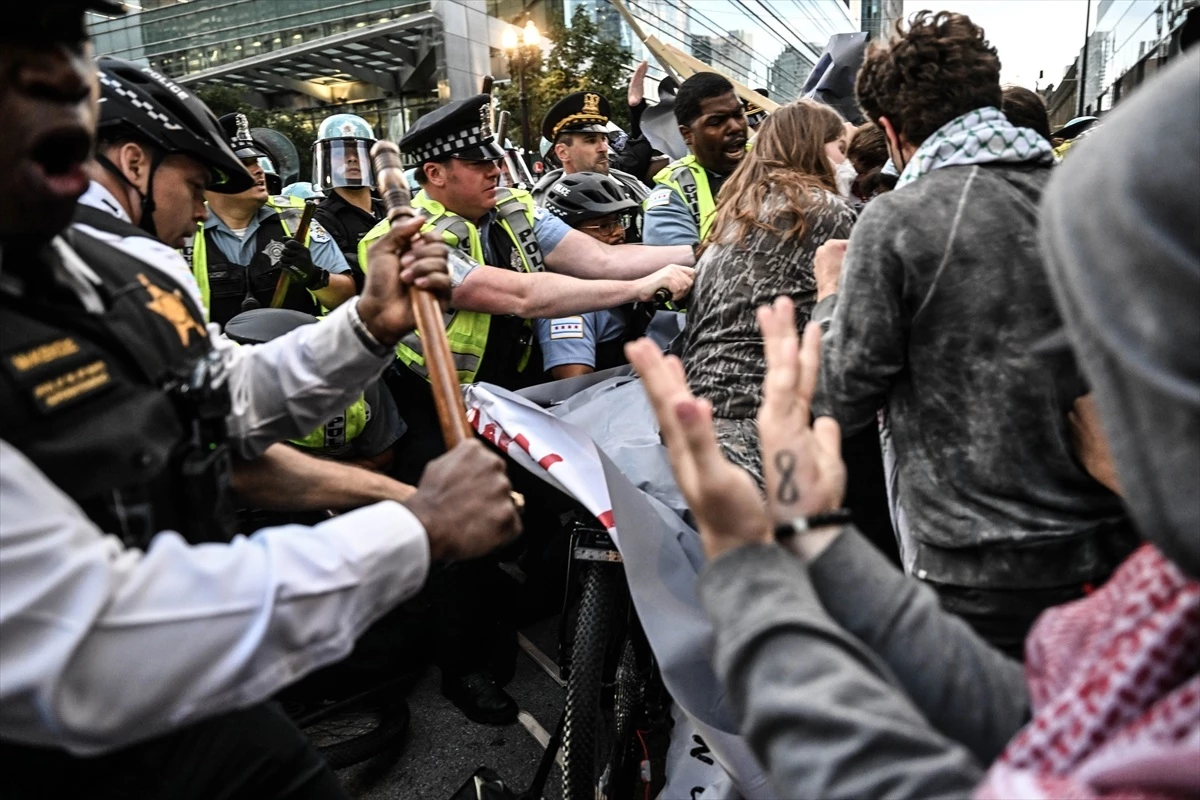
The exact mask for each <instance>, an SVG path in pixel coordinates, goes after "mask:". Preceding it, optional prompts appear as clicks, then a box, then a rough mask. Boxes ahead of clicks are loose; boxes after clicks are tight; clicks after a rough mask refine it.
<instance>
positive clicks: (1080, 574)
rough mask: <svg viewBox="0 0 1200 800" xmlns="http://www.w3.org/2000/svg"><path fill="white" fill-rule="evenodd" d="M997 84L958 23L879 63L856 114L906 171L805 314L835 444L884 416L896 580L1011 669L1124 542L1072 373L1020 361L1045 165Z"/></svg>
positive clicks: (912, 34)
mask: <svg viewBox="0 0 1200 800" xmlns="http://www.w3.org/2000/svg"><path fill="white" fill-rule="evenodd" d="M935 64H936V65H939V66H938V68H937V69H934V68H933V66H932V65H935ZM947 65H952V68H951V67H949V66H947ZM999 77H1000V61H999V59H998V58H997V57H996V52H995V50H994V48H992V47H991V46H990V45H989V44H988V43H987V41H986V39H985V38H984V33H983V31H982V30H981V29H980V28H979V27H978V26H976V25H974V24H973V23H972V22H971V21H970V19H969V18H967V17H965V16H963V15H960V14H952V13H945V12H944V13H940V14H937V15H933V14H929V13H924V14H918V15H915V16H914V17H913V18H912V22H911V24H910V26H909V27H908V29H907V30H906V31H905V32H904V33H903V34H902V35H901V36H900V37H899V38H898V39H896V40H895V41H894V42H893V43H892V45H891V47H890V48H883V47H878V46H876V47H873V48H872V51H871V53H870V54H869V55H868V57H867V60H866V62H865V63H864V64H863V67H862V72H861V74H860V76H859V81H858V93H859V100H860V102H861V104H862V107H863V109H864V111H866V113H867V115H868V116H869V117H871V118H872V120H874V121H875V123H876V124H877V125H879V126H880V127H881V128H882V129H883V130H884V133H885V135H886V136H887V139H888V147H889V149H890V151H891V154H892V160H893V161H895V162H896V164H897V166H900V167H902V168H903V172H902V174H901V176H900V179H899V181H898V183H897V188H896V190H895V191H892V192H889V193H888V194H886V195H883V196H880V197H877V198H876V199H875V200H873V201H872V202H871V203H869V204H868V205H867V207H866V208H865V209H864V211H863V213H862V216H861V217H860V219H859V221H858V223H857V224H856V226H855V228H854V233H853V234H852V236H851V237H850V243H849V248H848V250H847V248H846V243H845V242H841V243H836V242H829V243H827V244H826V245H825V246H824V247H823V248H822V250H821V251H819V252H818V253H817V256H816V260H815V270H816V275H817V283H818V299H821V300H823V305H819V306H818V308H817V309H816V310H815V311H814V314H813V316H814V318H816V319H818V320H821V319H823V318H827V317H828V314H829V313H830V310H831V308H832V309H835V310H832V322H831V325H830V327H829V332H828V334H827V335H826V336H827V338H826V341H825V349H824V355H823V362H822V370H821V378H822V398H823V403H824V409H825V410H826V411H827V412H828V413H830V414H831V415H832V416H833V417H834V418H835V419H837V420H838V422H839V423H841V425H842V427H843V429H844V430H845V432H846V433H847V434H848V435H850V434H854V433H856V432H858V431H862V430H864V429H868V428H874V427H875V426H876V425H877V424H878V422H877V419H878V414H879V412H881V411H883V412H884V418H885V424H884V435H885V447H884V453H885V464H887V465H888V468H889V473H888V480H889V487H890V498H891V502H892V508H893V513H892V517H893V520H894V521H895V523H896V527H897V533H898V534H899V536H900V538H901V552H902V555H903V558H904V566H905V568H906V569H907V570H908V571H909V572H910V574H913V575H916V576H917V577H919V578H920V579H922V580H924V581H927V582H929V583H930V584H931V585H933V586H934V587H935V588H936V589H937V591H938V594H939V596H940V599H941V602H942V603H943V605H944V606H945V607H946V608H947V609H949V610H951V611H954V612H956V613H959V614H961V615H963V616H964V618H966V619H967V620H968V621H969V622H971V624H972V625H973V626H975V627H976V630H978V631H979V632H980V634H981V635H983V636H984V637H985V638H987V639H988V640H989V641H990V642H992V643H993V644H995V645H996V646H998V647H1001V648H1003V649H1005V650H1006V651H1007V652H1008V653H1010V654H1011V655H1013V656H1014V657H1019V656H1020V653H1021V643H1022V642H1023V641H1024V638H1025V634H1026V632H1027V631H1028V629H1029V626H1030V625H1031V624H1032V622H1033V620H1034V618H1035V617H1036V616H1037V615H1038V613H1040V611H1041V610H1042V609H1044V608H1046V607H1048V606H1051V605H1056V604H1058V603H1062V602H1066V601H1068V600H1071V599H1075V598H1077V597H1081V596H1082V595H1083V594H1084V592H1085V591H1086V590H1087V587H1089V586H1096V585H1099V584H1100V583H1102V582H1103V581H1104V580H1105V579H1106V578H1107V577H1108V576H1109V575H1110V574H1111V572H1112V570H1113V569H1114V568H1115V567H1116V565H1117V564H1118V563H1120V561H1121V559H1122V558H1124V556H1125V555H1127V554H1128V553H1129V552H1130V550H1131V549H1132V548H1133V547H1134V546H1135V543H1136V539H1135V536H1134V534H1133V532H1132V530H1131V529H1130V527H1129V524H1128V520H1127V519H1126V517H1125V514H1124V511H1123V509H1122V506H1121V502H1120V500H1119V498H1117V497H1116V496H1115V495H1114V494H1113V493H1112V492H1110V491H1109V490H1108V489H1106V488H1105V487H1104V486H1102V485H1100V484H1099V483H1097V482H1096V481H1095V480H1094V479H1093V478H1092V477H1091V476H1089V475H1088V474H1087V473H1086V472H1085V471H1084V469H1083V468H1082V467H1081V466H1080V464H1079V463H1078V462H1077V461H1076V460H1075V458H1074V457H1073V455H1072V453H1071V447H1070V439H1069V436H1068V431H1067V428H1066V423H1065V419H1066V414H1067V412H1068V411H1069V410H1070V409H1071V406H1072V403H1073V402H1074V400H1075V398H1076V397H1077V396H1078V395H1079V394H1081V393H1082V391H1083V390H1082V388H1081V382H1080V380H1079V379H1078V377H1077V370H1076V369H1075V368H1074V366H1073V365H1072V364H1069V363H1066V364H1050V363H1047V362H1046V361H1045V360H1039V359H1036V358H1033V357H1032V355H1031V352H1032V348H1033V346H1034V344H1035V343H1036V342H1038V341H1039V340H1040V339H1042V338H1043V337H1045V336H1046V335H1047V334H1048V333H1049V332H1050V331H1052V330H1055V329H1056V328H1058V327H1059V325H1060V324H1061V323H1060V319H1059V315H1058V312H1057V310H1056V309H1055V307H1054V302H1053V298H1052V297H1051V295H1050V290H1049V286H1048V284H1047V279H1046V275H1045V267H1044V265H1043V263H1042V259H1041V255H1040V253H1039V252H1038V251H1037V247H1036V236H1035V234H1036V231H1037V224H1038V215H1037V212H1036V203H1037V201H1038V199H1039V198H1040V196H1041V191H1042V188H1043V186H1044V185H1045V182H1046V181H1047V180H1048V179H1049V177H1050V174H1051V172H1052V168H1053V165H1054V157H1053V155H1052V153H1051V152H1050V143H1049V142H1047V141H1046V140H1045V139H1043V138H1042V137H1040V136H1038V135H1037V134H1036V133H1034V132H1033V131H1032V130H1029V129H1026V128H1015V127H1013V126H1012V125H1011V123H1009V122H1008V121H1007V120H1006V119H1005V118H1004V115H1003V114H1002V113H1001V112H1000V110H999V104H1000V101H1001V88H1000V80H999ZM917 232H919V233H917ZM843 256H844V258H845V264H844V266H841V260H842V258H843ZM839 267H840V283H839V277H838V275H839ZM827 296H828V297H827Z"/></svg>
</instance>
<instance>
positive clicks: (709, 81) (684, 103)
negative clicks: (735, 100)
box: [675, 72, 733, 125]
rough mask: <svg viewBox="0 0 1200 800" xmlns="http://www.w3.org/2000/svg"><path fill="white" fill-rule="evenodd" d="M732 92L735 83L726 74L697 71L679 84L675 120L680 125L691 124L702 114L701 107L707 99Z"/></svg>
mask: <svg viewBox="0 0 1200 800" xmlns="http://www.w3.org/2000/svg"><path fill="white" fill-rule="evenodd" d="M732 92H733V84H732V83H730V82H729V79H728V78H726V77H725V76H724V75H718V74H717V73H715V72H697V73H696V74H695V75H693V76H692V77H690V78H688V79H687V80H686V81H684V82H683V83H681V84H679V93H678V94H676V95H675V121H676V122H677V123H679V124H680V125H691V124H692V123H693V122H695V121H696V118H697V117H699V116H700V107H701V105H703V103H704V101H705V100H707V99H708V98H710V97H721V96H722V95H727V94H731V93H732Z"/></svg>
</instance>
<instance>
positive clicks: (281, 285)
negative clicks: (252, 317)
mask: <svg viewBox="0 0 1200 800" xmlns="http://www.w3.org/2000/svg"><path fill="white" fill-rule="evenodd" d="M316 210H317V204H316V203H314V202H313V201H312V200H305V201H304V213H302V214H301V215H300V224H299V225H297V226H296V232H295V233H294V234H292V238H293V239H295V240H296V241H297V242H299V243H300V244H304V239H305V237H306V236H308V226H309V225H311V224H312V218H313V212H314V211H316ZM291 285H292V273H290V272H288V271H287V270H286V269H285V270H280V272H279V280H277V281H275V293H274V294H273V295H271V308H283V299H284V298H285V297H287V293H288V287H289V286H291Z"/></svg>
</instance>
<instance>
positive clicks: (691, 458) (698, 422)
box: [625, 339, 771, 558]
mask: <svg viewBox="0 0 1200 800" xmlns="http://www.w3.org/2000/svg"><path fill="white" fill-rule="evenodd" d="M625 354H626V356H628V358H629V363H631V364H632V365H633V366H634V368H635V369H636V370H637V372H638V375H640V376H641V378H642V383H643V386H645V389H646V394H647V395H648V396H649V397H650V402H651V404H652V405H653V406H654V413H655V416H657V417H658V424H659V427H660V429H661V430H662V435H663V439H664V440H665V441H666V443H667V453H668V455H669V456H670V459H671V468H672V470H673V471H674V473H675V480H676V482H677V483H678V484H679V489H680V491H681V492H683V496H684V498H685V499H686V500H687V502H688V505H689V506H690V507H691V509H692V513H693V514H695V515H696V522H697V524H698V526H699V528H700V537H701V541H702V542H703V545H704V552H705V553H706V554H707V555H708V557H709V558H716V557H717V556H719V555H721V554H722V553H724V552H725V551H727V550H731V549H733V548H735V547H740V546H742V545H745V544H754V543H762V542H769V541H770V540H771V525H770V521H769V519H768V517H767V511H766V507H765V506H764V504H763V500H762V496H761V495H760V494H759V493H758V487H757V486H756V485H755V483H754V479H753V478H751V477H750V475H749V473H747V472H746V471H745V470H743V469H741V468H739V467H735V466H734V465H733V464H730V463H729V462H728V461H726V460H725V457H724V456H723V455H722V454H721V448H720V446H719V445H718V444H717V435H716V432H715V431H714V429H713V424H712V405H711V404H710V403H709V402H708V401H706V400H699V399H697V398H696V397H694V396H693V395H692V392H691V390H690V389H689V388H688V385H687V380H686V378H685V377H684V374H683V364H681V363H680V361H679V359H678V358H676V357H675V356H665V357H664V356H663V354H662V351H661V350H659V348H658V347H657V346H656V345H655V344H654V343H653V342H651V341H649V340H647V339H639V340H638V341H636V342H632V343H630V344H628V345H626V346H625Z"/></svg>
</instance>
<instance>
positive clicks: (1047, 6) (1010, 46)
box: [904, 0, 1097, 89]
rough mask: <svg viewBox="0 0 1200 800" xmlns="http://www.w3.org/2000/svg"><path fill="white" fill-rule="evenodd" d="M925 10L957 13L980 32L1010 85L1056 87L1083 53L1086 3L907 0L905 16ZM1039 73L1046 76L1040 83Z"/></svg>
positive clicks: (1076, 0) (1082, 0)
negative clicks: (990, 44) (979, 29)
mask: <svg viewBox="0 0 1200 800" xmlns="http://www.w3.org/2000/svg"><path fill="white" fill-rule="evenodd" d="M1096 5H1097V4H1096V3H1095V2H1094V1H1093V3H1092V16H1093V19H1092V23H1093V24H1095V14H1096ZM924 8H927V9H929V10H931V11H942V10H945V11H958V12H960V13H963V14H966V15H967V16H969V17H970V18H971V20H972V21H973V22H975V24H977V25H979V26H981V27H982V28H983V29H984V31H985V32H986V33H987V37H988V40H989V41H991V43H992V45H993V46H994V47H995V48H996V51H997V52H998V53H999V54H1000V80H1001V81H1002V82H1003V83H1005V84H1010V83H1011V84H1016V85H1018V86H1026V87H1028V88H1030V89H1034V88H1039V87H1044V86H1046V84H1048V83H1053V84H1057V83H1058V82H1059V80H1061V79H1062V76H1063V73H1064V72H1066V69H1067V67H1068V66H1070V64H1071V62H1072V61H1073V60H1074V59H1075V57H1076V56H1077V55H1079V50H1080V48H1081V47H1083V26H1084V20H1085V14H1086V12H1087V0H904V12H905V14H911V13H912V12H914V11H920V10H921V9H924ZM1039 71H1044V73H1045V76H1044V77H1042V78H1041V79H1040V82H1039V79H1038V72H1039Z"/></svg>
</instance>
